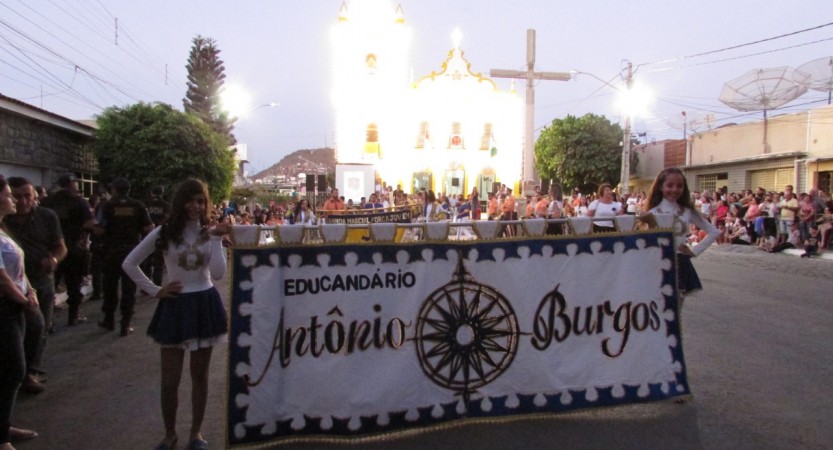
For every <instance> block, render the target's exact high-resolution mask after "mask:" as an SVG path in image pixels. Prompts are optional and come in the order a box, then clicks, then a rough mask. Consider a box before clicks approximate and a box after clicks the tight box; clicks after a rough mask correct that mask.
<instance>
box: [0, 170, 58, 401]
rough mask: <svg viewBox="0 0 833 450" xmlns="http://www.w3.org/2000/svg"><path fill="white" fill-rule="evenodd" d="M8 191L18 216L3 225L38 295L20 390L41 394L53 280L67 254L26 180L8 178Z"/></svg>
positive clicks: (48, 212) (28, 322) (55, 222)
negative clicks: (17, 248) (21, 255)
mask: <svg viewBox="0 0 833 450" xmlns="http://www.w3.org/2000/svg"><path fill="white" fill-rule="evenodd" d="M8 182H9V187H10V188H11V189H12V196H13V197H14V200H15V206H16V207H17V212H15V213H14V214H13V215H11V216H8V217H6V220H5V224H6V228H8V230H9V232H10V234H11V235H12V237H13V238H14V239H15V241H17V243H18V244H19V245H20V247H21V248H22V249H23V253H24V254H25V255H26V258H25V262H26V267H25V269H26V278H28V279H29V283H31V284H32V287H34V288H35V291H37V293H38V303H39V304H40V314H41V317H38V314H36V313H35V314H32V313H29V312H28V311H27V314H26V336H25V337H24V353H25V355H26V369H27V374H26V378H25V379H24V380H23V385H22V388H23V389H24V390H25V391H27V392H30V393H39V392H43V390H44V386H43V385H42V384H41V383H40V380H39V376H40V375H44V374H45V372H43V371H42V370H41V359H42V356H43V351H44V349H45V348H46V336H47V333H45V332H44V328H46V329H47V330H48V329H49V328H50V327H51V326H52V311H53V308H54V306H55V279H54V277H53V274H54V272H55V269H56V268H57V267H58V261H60V260H62V259H63V258H64V256H66V254H67V248H66V245H65V244H64V237H63V235H62V234H61V223H60V222H59V221H58V216H57V215H55V213H54V212H53V211H52V210H50V209H47V208H43V207H39V206H37V192H36V191H35V187H34V186H32V183H31V182H29V180H27V179H26V178H22V177H10V178H9V179H8Z"/></svg>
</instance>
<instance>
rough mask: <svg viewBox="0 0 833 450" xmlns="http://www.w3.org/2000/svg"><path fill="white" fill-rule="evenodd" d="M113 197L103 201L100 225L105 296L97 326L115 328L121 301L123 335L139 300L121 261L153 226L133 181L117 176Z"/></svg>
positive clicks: (127, 330) (129, 329)
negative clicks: (132, 193)
mask: <svg viewBox="0 0 833 450" xmlns="http://www.w3.org/2000/svg"><path fill="white" fill-rule="evenodd" d="M112 186H113V198H111V199H110V200H107V201H106V202H104V203H103V204H102V205H101V209H100V211H99V218H98V219H99V220H98V221H99V229H98V230H97V233H100V234H102V237H103V243H104V274H103V275H104V299H103V301H102V304H101V312H103V313H104V319H102V320H101V321H100V322H98V326H99V327H101V328H104V329H105V330H109V331H113V330H115V329H116V324H115V317H114V316H115V313H116V307H118V306H119V303H121V336H122V337H124V336H127V335H128V334H130V333H132V332H133V328H131V327H130V321H131V319H132V318H133V306H134V304H135V303H136V283H134V282H133V279H132V278H130V277H129V276H127V274H125V272H124V270H122V267H121V266H122V263H123V262H124V259H125V258H126V257H127V255H128V254H130V252H131V251H132V250H133V248H134V247H136V245H138V244H139V242H141V241H142V237H143V236H144V235H146V234H148V233H150V232H151V231H152V230H153V228H154V226H153V221H152V220H151V219H150V215H149V214H148V209H147V207H146V206H145V204H144V203H142V202H140V201H139V200H136V199H135V198H131V197H130V196H129V194H130V182H128V181H127V179H126V178H123V177H118V178H116V179H115V180H113V185H112ZM119 281H121V302H119Z"/></svg>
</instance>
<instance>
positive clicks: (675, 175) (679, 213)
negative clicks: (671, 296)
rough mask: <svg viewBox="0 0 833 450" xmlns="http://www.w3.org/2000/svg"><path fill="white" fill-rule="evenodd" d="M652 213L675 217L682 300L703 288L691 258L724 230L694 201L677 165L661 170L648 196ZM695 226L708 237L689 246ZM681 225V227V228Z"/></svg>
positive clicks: (675, 236) (675, 238)
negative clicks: (702, 211)
mask: <svg viewBox="0 0 833 450" xmlns="http://www.w3.org/2000/svg"><path fill="white" fill-rule="evenodd" d="M648 208H649V211H648V212H649V214H670V215H673V217H674V222H680V223H679V224H677V223H675V224H674V245H675V246H676V247H677V270H678V275H679V280H678V285H679V288H680V293H681V294H682V295H681V296H680V302H681V305H682V300H683V298H684V297H683V296H684V295H685V294H688V293H691V292H694V291H698V290H700V289H703V284H702V283H701V282H700V277H698V276H697V271H696V270H694V265H692V264H691V258H693V257H695V256H697V255H699V254H700V253H703V251H705V250H706V248H708V246H709V245H711V244H712V242H714V241H715V239H717V237H718V236H719V235H720V231H719V230H718V229H717V228H715V226H714V225H712V224H711V222H709V221H708V220H707V219H705V218H704V217H703V216H702V215H701V214H700V213H699V212H698V211H697V210H696V209H694V203H693V202H692V200H691V193H690V192H689V190H688V183H687V182H686V179H685V175H683V172H682V171H681V170H680V169H677V168H676V167H669V168H667V169H664V170H663V171H662V172H660V173H659V174H658V175H657V177H656V179H655V180H654V184H653V185H652V186H651V191H650V193H649V195H648ZM691 225H695V226H696V227H697V228H699V229H701V230H703V231H705V232H706V233H707V234H706V237H705V238H703V240H701V241H700V242H699V243H698V244H697V245H696V246H693V247H692V246H689V245H688V242H687V237H688V236H687V233H688V231H689V229H690V226H691ZM678 228H679V229H678Z"/></svg>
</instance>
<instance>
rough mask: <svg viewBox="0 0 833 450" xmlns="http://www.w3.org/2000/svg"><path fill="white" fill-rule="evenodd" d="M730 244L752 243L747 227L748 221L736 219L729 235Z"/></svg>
mask: <svg viewBox="0 0 833 450" xmlns="http://www.w3.org/2000/svg"><path fill="white" fill-rule="evenodd" d="M728 240H729V243H730V244H737V245H752V237H751V236H749V232H748V231H747V229H746V223H745V222H744V221H743V220H741V219H735V223H734V225H733V226H732V232H731V233H730V234H729V236H728Z"/></svg>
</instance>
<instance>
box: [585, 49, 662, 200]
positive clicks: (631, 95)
mask: <svg viewBox="0 0 833 450" xmlns="http://www.w3.org/2000/svg"><path fill="white" fill-rule="evenodd" d="M626 62H627V68H626V74H625V77H624V82H625V89H624V90H623V89H621V88H619V87H617V86H614V85H612V84H610V83H609V82H607V81H605V80H603V79H601V78H599V77H597V76H596V75H593V74H592V73H587V72H580V71H577V70H573V71H571V72H570V73H571V74H573V76H574V78H575V75H578V74H583V75H588V76H590V77H593V78H595V79H596V80H598V81H600V82H602V83H603V84H604V85H606V86H609V87H611V88H613V89H615V90H616V91H617V92H619V101H618V103H619V107H620V109H621V111H622V114H624V116H625V117H624V118H625V123H624V126H623V130H622V168H621V173H620V178H621V182H620V189H619V193H620V194H627V193H628V192H629V190H630V170H631V158H630V155H631V117H632V116H634V115H635V114H638V113H643V112H644V108H645V106H646V104H647V101H648V99H649V98H650V96H651V95H650V93H649V92H648V91H647V90H645V89H643V88H641V87H640V86H638V85H637V86H634V82H633V64H632V63H631V62H630V61H626Z"/></svg>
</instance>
